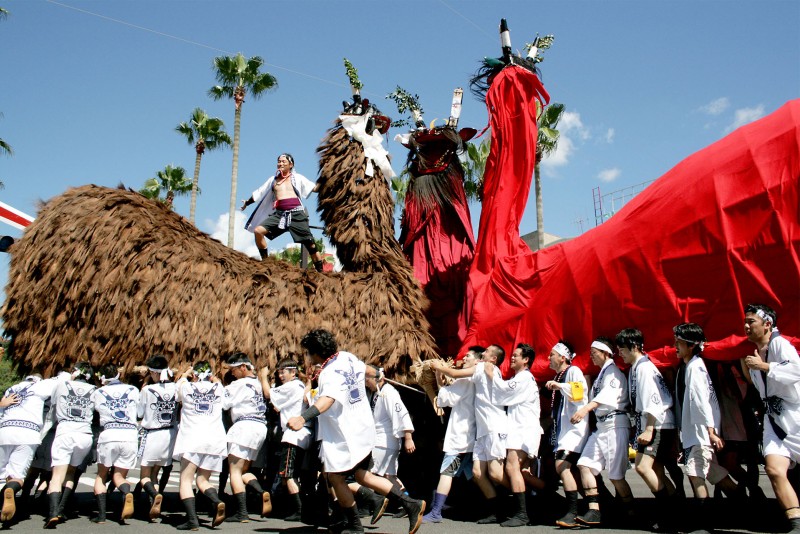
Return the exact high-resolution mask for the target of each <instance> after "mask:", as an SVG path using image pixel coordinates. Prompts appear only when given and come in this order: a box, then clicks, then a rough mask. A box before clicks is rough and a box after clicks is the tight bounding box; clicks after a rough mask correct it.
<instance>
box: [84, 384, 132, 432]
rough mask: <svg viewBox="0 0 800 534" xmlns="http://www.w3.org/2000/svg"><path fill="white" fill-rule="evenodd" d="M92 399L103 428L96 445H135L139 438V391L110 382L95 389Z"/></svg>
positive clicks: (126, 385) (129, 386) (125, 385)
mask: <svg viewBox="0 0 800 534" xmlns="http://www.w3.org/2000/svg"><path fill="white" fill-rule="evenodd" d="M92 397H93V400H94V408H95V410H97V413H98V414H99V415H100V426H102V427H103V431H102V432H100V437H98V438H97V443H109V442H112V441H124V442H131V443H134V444H136V442H137V440H138V437H139V432H138V430H139V429H138V426H137V425H136V416H137V412H138V403H139V390H138V389H136V388H135V387H133V386H131V385H128V384H123V383H122V382H120V381H119V380H111V381H109V383H108V384H106V385H105V386H102V387H100V388H98V389H96V390H95V391H94V393H93V394H92Z"/></svg>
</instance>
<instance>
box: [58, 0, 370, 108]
mask: <svg viewBox="0 0 800 534" xmlns="http://www.w3.org/2000/svg"><path fill="white" fill-rule="evenodd" d="M45 1H46V2H48V3H50V4H53V5H57V6H59V7H63V8H65V9H71V10H73V11H77V12H79V13H83V14H84V15H89V16H92V17H97V18H99V19H103V20H106V21H109V22H114V23H116V24H122V25H123V26H128V27H129V28H134V29H136V30H141V31H144V32H147V33H152V34H155V35H158V36H159V37H166V38H167V39H174V40H176V41H180V42H182V43H186V44H190V45H193V46H199V47H201V48H207V49H208V50H213V51H215V52H220V53H222V54H225V55H234V52H231V51H230V50H224V49H222V48H218V47H216V46H211V45H207V44H205V43H201V42H198V41H192V40H191V39H185V38H183V37H179V36H177V35H172V34H170V33H165V32H161V31H158V30H153V29H152V28H147V27H145V26H140V25H138V24H133V23H131V22H127V21H124V20H120V19H116V18H113V17H109V16H107V15H102V14H100V13H95V12H93V11H89V10H87V9H81V8H79V7H75V6H71V5H68V4H65V3H63V2H58V1H56V0H45ZM264 65H265V66H267V67H271V68H274V69H279V70H282V71H285V72H290V73H292V74H296V75H298V76H303V77H305V78H309V79H312V80H316V81H319V82H323V83H327V84H330V85H334V86H336V87H343V88H349V85H347V84H344V83H340V82H334V81H331V80H326V79H325V78H320V77H319V76H314V75H313V74H307V73H305V72H301V71H298V70H294V69H290V68H288V67H283V66H281V65H276V64H274V63H268V62H266V61H265V62H264ZM368 94H370V95H371V96H373V97H382V96H383V95H378V94H375V93H368Z"/></svg>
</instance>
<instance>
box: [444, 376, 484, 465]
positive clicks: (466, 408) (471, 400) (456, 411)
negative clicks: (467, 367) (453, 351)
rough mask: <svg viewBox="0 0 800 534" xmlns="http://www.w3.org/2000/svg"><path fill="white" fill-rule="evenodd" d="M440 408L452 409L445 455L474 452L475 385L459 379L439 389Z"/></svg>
mask: <svg viewBox="0 0 800 534" xmlns="http://www.w3.org/2000/svg"><path fill="white" fill-rule="evenodd" d="M437 398H438V401H439V407H440V408H451V410H450V419H449V420H448V421H447V430H446V431H445V433H444V446H443V447H442V452H444V453H445V454H461V453H464V452H472V449H473V447H474V446H475V439H476V438H475V385H474V384H473V383H472V380H470V379H469V378H459V379H457V380H456V381H455V382H453V383H452V384H450V385H449V386H443V387H441V388H439V395H438V397H437Z"/></svg>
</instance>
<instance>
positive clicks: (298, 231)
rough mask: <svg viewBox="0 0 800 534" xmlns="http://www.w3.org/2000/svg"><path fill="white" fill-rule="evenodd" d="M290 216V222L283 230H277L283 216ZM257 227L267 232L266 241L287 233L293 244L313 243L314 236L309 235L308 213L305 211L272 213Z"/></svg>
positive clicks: (276, 211)
mask: <svg viewBox="0 0 800 534" xmlns="http://www.w3.org/2000/svg"><path fill="white" fill-rule="evenodd" d="M287 214H288V215H291V217H292V220H291V222H290V223H289V224H288V225H286V227H285V228H279V226H280V223H281V219H282V218H283V217H284V215H287ZM258 226H263V227H264V228H266V230H267V235H266V237H267V239H275V238H276V237H278V236H279V235H282V234H284V233H285V232H286V231H288V232H289V233H290V234H292V240H293V241H294V242H295V243H302V242H304V241H309V240H310V241H314V236H313V235H311V229H310V228H309V227H308V213H306V212H305V210H297V211H289V212H286V211H281V210H275V211H273V212H272V213H271V214H270V216H269V217H267V218H266V220H264V221H262V222H261V224H259V225H258Z"/></svg>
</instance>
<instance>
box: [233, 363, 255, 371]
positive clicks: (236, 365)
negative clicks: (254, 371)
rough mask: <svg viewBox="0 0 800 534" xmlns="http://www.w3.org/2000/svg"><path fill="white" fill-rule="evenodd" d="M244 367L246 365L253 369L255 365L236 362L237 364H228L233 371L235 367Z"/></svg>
mask: <svg viewBox="0 0 800 534" xmlns="http://www.w3.org/2000/svg"><path fill="white" fill-rule="evenodd" d="M242 365H246V366H248V367H251V368H252V367H253V364H252V363H250V362H236V363H229V364H228V367H230V368H231V369H233V368H234V367H241V366H242Z"/></svg>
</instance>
